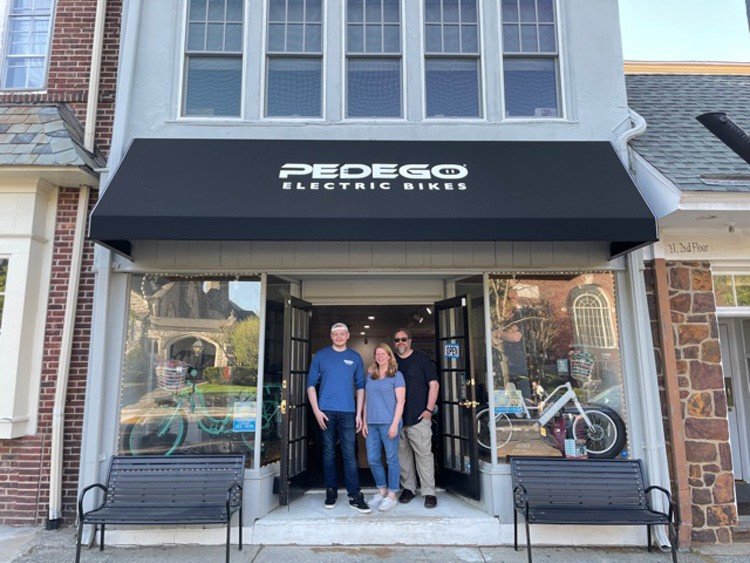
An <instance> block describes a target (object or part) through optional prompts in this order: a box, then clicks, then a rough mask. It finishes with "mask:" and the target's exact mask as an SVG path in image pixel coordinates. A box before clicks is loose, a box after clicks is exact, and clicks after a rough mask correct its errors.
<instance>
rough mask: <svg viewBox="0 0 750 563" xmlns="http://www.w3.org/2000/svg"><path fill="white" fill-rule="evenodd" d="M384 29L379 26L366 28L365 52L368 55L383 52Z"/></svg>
mask: <svg viewBox="0 0 750 563" xmlns="http://www.w3.org/2000/svg"><path fill="white" fill-rule="evenodd" d="M382 30H383V28H382V27H381V26H379V25H368V26H366V28H365V51H366V52H368V53H382V52H383V38H382V32H383V31H382Z"/></svg>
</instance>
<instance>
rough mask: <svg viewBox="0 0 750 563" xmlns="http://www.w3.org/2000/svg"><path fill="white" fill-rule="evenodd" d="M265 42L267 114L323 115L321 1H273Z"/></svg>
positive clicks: (273, 115)
mask: <svg viewBox="0 0 750 563" xmlns="http://www.w3.org/2000/svg"><path fill="white" fill-rule="evenodd" d="M267 29H268V33H267V35H268V40H267V45H266V54H267V60H266V115H267V116H269V117H321V116H322V97H323V92H322V89H323V79H322V74H323V6H322V0H270V1H269V6H268V28H267Z"/></svg>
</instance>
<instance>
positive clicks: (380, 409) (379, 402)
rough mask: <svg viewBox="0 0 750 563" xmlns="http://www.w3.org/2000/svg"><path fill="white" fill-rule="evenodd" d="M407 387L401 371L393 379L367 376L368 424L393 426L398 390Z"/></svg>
mask: <svg viewBox="0 0 750 563" xmlns="http://www.w3.org/2000/svg"><path fill="white" fill-rule="evenodd" d="M397 387H405V384H404V376H403V375H401V372H400V371H397V372H396V375H394V376H393V377H383V378H381V379H373V378H372V376H371V375H370V374H367V381H366V382H365V401H367V424H389V425H390V424H391V423H392V422H393V413H394V412H396V388H397Z"/></svg>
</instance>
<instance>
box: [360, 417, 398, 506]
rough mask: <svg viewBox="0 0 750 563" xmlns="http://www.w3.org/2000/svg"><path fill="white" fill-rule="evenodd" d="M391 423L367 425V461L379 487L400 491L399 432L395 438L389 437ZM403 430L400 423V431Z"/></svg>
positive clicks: (393, 491) (392, 491)
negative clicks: (384, 460) (383, 458)
mask: <svg viewBox="0 0 750 563" xmlns="http://www.w3.org/2000/svg"><path fill="white" fill-rule="evenodd" d="M389 427H390V424H368V425H367V429H368V432H367V438H366V443H367V463H369V464H370V471H372V476H373V477H374V478H375V486H376V487H378V488H379V489H385V488H386V482H387V484H388V491H389V492H391V493H395V492H398V474H399V465H398V436H399V435H398V434H396V437H395V438H389V437H388V428H389ZM400 431H401V428H400V425H399V432H400ZM383 448H385V458H386V461H387V462H388V480H387V481H386V476H385V469H384V468H383V461H382V449H383Z"/></svg>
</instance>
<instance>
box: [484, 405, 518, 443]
mask: <svg viewBox="0 0 750 563" xmlns="http://www.w3.org/2000/svg"><path fill="white" fill-rule="evenodd" d="M489 412H490V409H483V410H481V411H479V412H478V413H477V416H476V421H477V442H479V445H480V446H482V447H483V448H485V449H487V450H489V449H491V446H490V426H489V422H488V419H489ZM495 434H496V435H495V439H496V440H497V447H498V448H502V447H503V446H505V445H506V444H507V443H508V442H510V437H511V435H512V434H513V425H512V424H511V422H510V418H509V417H508V415H507V414H505V413H499V414H496V415H495Z"/></svg>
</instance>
